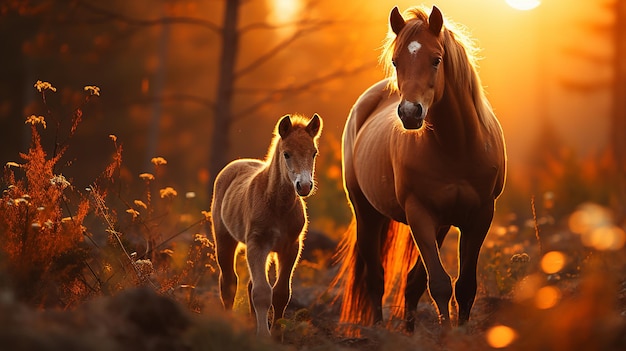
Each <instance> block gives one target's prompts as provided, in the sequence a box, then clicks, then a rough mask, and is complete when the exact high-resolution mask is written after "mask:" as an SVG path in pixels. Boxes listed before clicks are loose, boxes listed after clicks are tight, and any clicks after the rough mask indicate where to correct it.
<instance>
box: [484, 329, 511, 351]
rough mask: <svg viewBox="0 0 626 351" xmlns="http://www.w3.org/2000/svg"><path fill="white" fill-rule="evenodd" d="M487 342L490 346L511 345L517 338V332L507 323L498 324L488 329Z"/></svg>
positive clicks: (501, 346)
mask: <svg viewBox="0 0 626 351" xmlns="http://www.w3.org/2000/svg"><path fill="white" fill-rule="evenodd" d="M486 336H487V343H488V344H489V346H491V347H493V348H496V349H501V348H504V347H507V346H509V345H511V343H512V342H513V341H515V339H516V338H517V332H515V330H514V329H513V328H511V327H507V326H506V325H496V326H494V327H492V328H491V329H489V330H488V331H487V335H486Z"/></svg>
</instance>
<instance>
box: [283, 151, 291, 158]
mask: <svg viewBox="0 0 626 351" xmlns="http://www.w3.org/2000/svg"><path fill="white" fill-rule="evenodd" d="M283 156H285V160H288V159H289V157H291V156H289V153H287V152H283Z"/></svg>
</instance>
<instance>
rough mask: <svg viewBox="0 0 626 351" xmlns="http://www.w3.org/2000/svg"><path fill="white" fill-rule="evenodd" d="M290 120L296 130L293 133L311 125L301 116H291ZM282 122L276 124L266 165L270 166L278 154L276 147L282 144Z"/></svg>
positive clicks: (266, 157)
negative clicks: (279, 128) (280, 130)
mask: <svg viewBox="0 0 626 351" xmlns="http://www.w3.org/2000/svg"><path fill="white" fill-rule="evenodd" d="M289 119H290V120H291V128H293V129H294V130H293V131H292V133H293V132H294V131H296V130H298V129H304V128H306V126H307V125H308V124H309V120H308V119H307V118H306V117H304V116H301V115H298V114H293V115H289ZM279 124H280V122H278V123H276V126H274V138H272V142H271V143H270V147H269V148H268V149H267V155H266V156H265V163H267V164H270V163H271V162H272V159H273V158H274V154H275V153H276V147H277V146H278V143H279V142H280V140H281V138H280V134H278V125H279Z"/></svg>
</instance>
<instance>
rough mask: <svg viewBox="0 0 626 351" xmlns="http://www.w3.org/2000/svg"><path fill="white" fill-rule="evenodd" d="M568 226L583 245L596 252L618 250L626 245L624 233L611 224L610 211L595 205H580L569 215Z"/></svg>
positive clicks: (625, 234) (611, 216)
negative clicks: (578, 236)
mask: <svg viewBox="0 0 626 351" xmlns="http://www.w3.org/2000/svg"><path fill="white" fill-rule="evenodd" d="M568 225H569V228H570V230H571V231H572V232H574V233H576V234H579V235H580V240H581V241H582V243H583V245H585V246H587V247H593V248H595V249H596V250H619V249H621V248H622V247H624V244H626V233H625V232H624V230H623V229H622V228H619V227H617V226H615V225H614V224H613V215H612V213H611V211H610V210H608V209H607V208H604V207H602V206H600V205H597V204H593V203H586V204H583V205H581V206H580V207H579V208H578V209H577V210H576V211H575V212H574V213H572V214H571V215H570V217H569V220H568Z"/></svg>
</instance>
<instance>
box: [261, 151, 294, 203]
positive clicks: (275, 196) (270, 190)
mask: <svg viewBox="0 0 626 351" xmlns="http://www.w3.org/2000/svg"><path fill="white" fill-rule="evenodd" d="M279 157H281V155H274V156H273V157H272V159H271V160H270V161H269V164H268V166H267V167H266V168H265V170H264V171H263V172H265V173H266V178H267V186H266V188H265V197H266V200H267V201H269V202H272V203H274V202H275V204H276V205H280V206H291V205H292V203H293V202H295V200H296V197H297V195H296V191H295V189H294V187H293V185H292V184H291V182H290V181H289V178H288V177H287V176H286V175H285V174H283V172H282V167H281V164H280V159H279Z"/></svg>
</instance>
